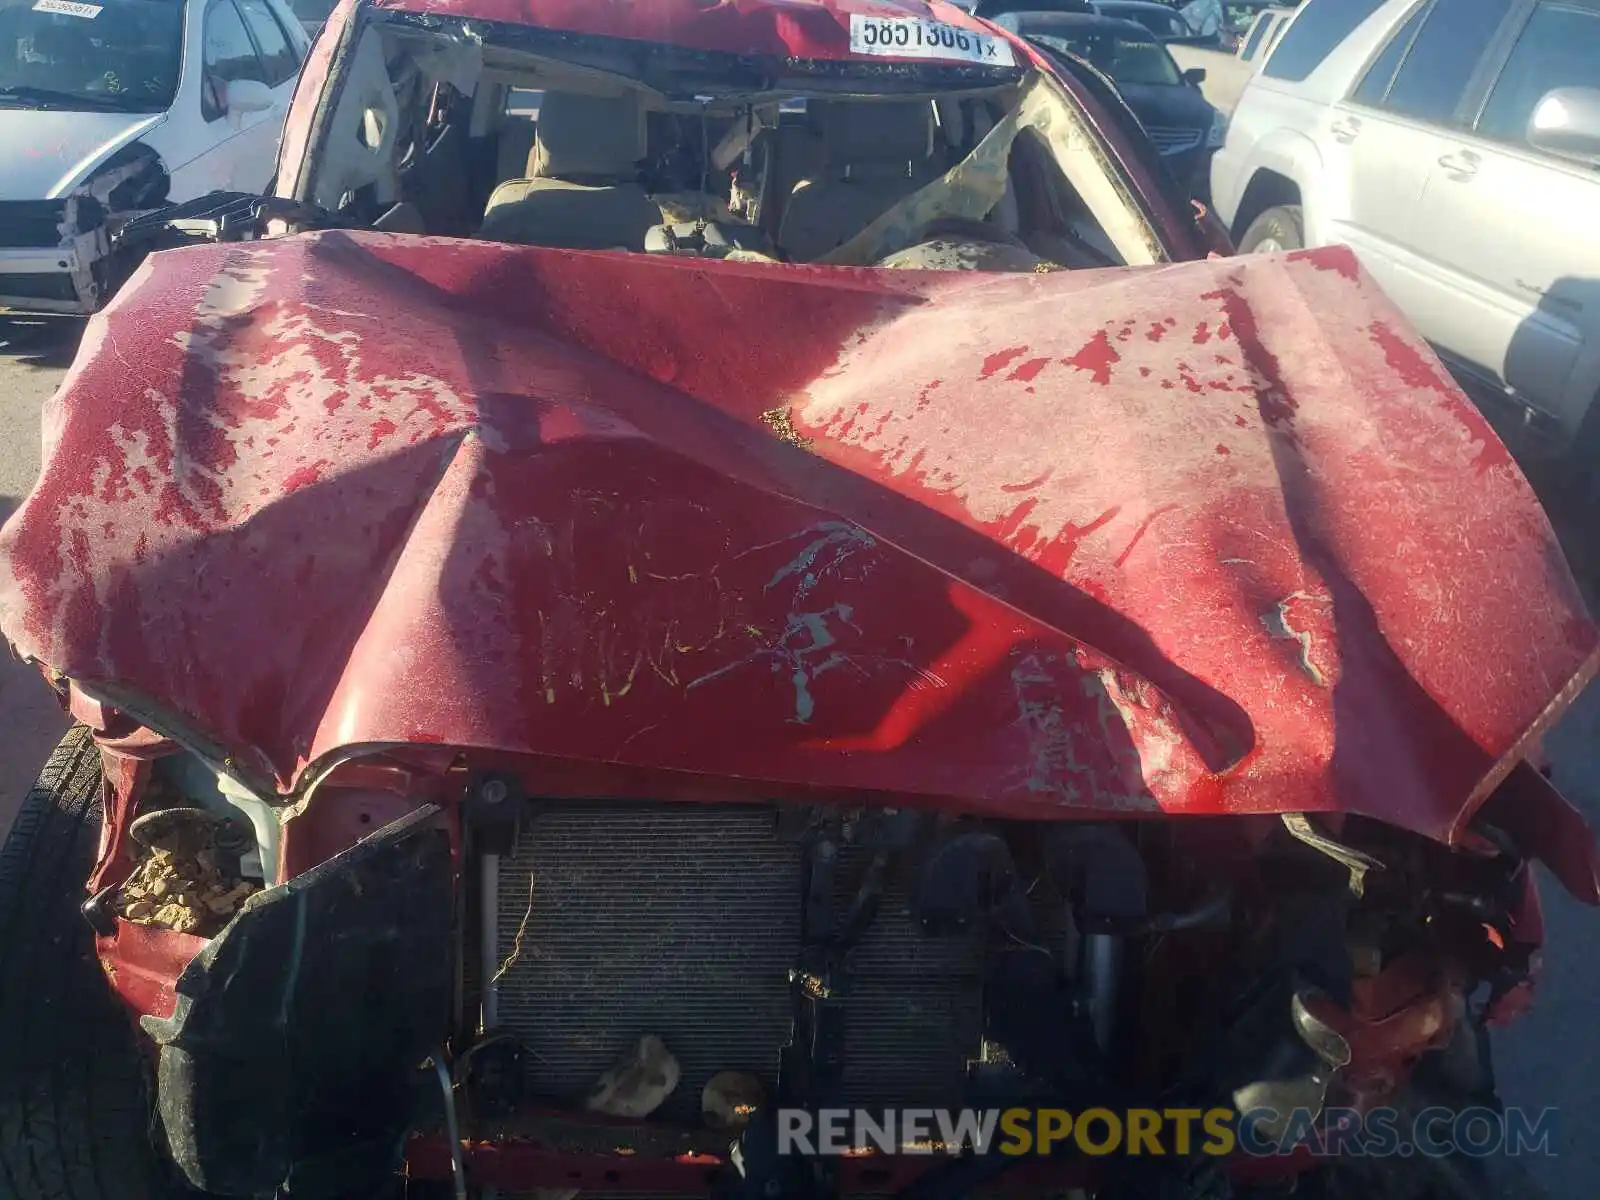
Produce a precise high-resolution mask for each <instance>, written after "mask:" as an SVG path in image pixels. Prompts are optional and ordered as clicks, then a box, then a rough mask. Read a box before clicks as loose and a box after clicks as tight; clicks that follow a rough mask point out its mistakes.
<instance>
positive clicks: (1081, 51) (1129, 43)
mask: <svg viewBox="0 0 1600 1200" xmlns="http://www.w3.org/2000/svg"><path fill="white" fill-rule="evenodd" d="M1028 40H1029V41H1031V42H1034V43H1037V44H1039V45H1042V46H1045V47H1047V48H1048V49H1050V50H1054V51H1056V52H1057V53H1066V54H1076V55H1077V56H1078V57H1079V58H1081V59H1083V60H1084V61H1085V62H1087V63H1089V64H1090V65H1092V66H1094V67H1097V68H1098V69H1100V70H1102V71H1104V72H1105V73H1106V74H1107V75H1109V76H1111V78H1112V79H1114V80H1116V82H1118V83H1151V84H1169V85H1173V86H1176V85H1177V84H1180V83H1182V82H1183V77H1182V76H1181V75H1180V74H1179V73H1178V66H1177V64H1176V63H1174V62H1173V61H1172V55H1170V54H1168V53H1167V51H1166V49H1165V48H1163V47H1162V46H1161V45H1160V43H1158V42H1141V41H1137V40H1135V39H1133V38H1128V37H1122V36H1120V35H1117V34H1106V33H1091V34H1079V35H1074V36H1069V37H1063V36H1062V35H1060V34H1053V33H1040V34H1029V35H1028Z"/></svg>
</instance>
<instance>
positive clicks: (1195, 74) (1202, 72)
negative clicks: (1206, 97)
mask: <svg viewBox="0 0 1600 1200" xmlns="http://www.w3.org/2000/svg"><path fill="white" fill-rule="evenodd" d="M1183 81H1184V82H1185V83H1187V84H1188V85H1189V86H1190V87H1199V86H1200V85H1201V84H1202V83H1204V82H1205V81H1206V69H1205V68H1204V67H1190V68H1189V69H1188V70H1187V71H1185V72H1184V73H1183Z"/></svg>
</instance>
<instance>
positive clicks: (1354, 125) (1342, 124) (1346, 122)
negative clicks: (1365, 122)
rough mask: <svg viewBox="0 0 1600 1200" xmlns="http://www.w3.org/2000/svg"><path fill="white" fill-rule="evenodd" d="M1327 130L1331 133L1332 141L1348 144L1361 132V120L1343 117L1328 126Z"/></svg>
mask: <svg viewBox="0 0 1600 1200" xmlns="http://www.w3.org/2000/svg"><path fill="white" fill-rule="evenodd" d="M1328 132H1329V133H1331V134H1333V140H1334V141H1336V142H1340V143H1343V144H1344V145H1346V146H1348V145H1349V144H1350V143H1351V142H1353V141H1355V140H1356V135H1357V134H1358V133H1360V132H1361V122H1360V121H1358V120H1356V119H1355V118H1354V117H1343V118H1341V119H1339V120H1337V121H1335V122H1334V123H1333V124H1332V125H1330V126H1328Z"/></svg>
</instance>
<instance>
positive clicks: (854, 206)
mask: <svg viewBox="0 0 1600 1200" xmlns="http://www.w3.org/2000/svg"><path fill="white" fill-rule="evenodd" d="M816 107H817V108H819V109H821V110H822V111H821V113H820V118H821V124H822V129H823V142H824V150H823V164H824V165H823V170H822V172H821V173H820V174H819V175H818V176H817V177H816V178H813V179H805V180H801V181H800V182H799V183H798V184H796V185H795V189H794V192H793V193H792V194H791V195H790V197H789V202H788V204H787V205H786V206H785V208H784V211H783V219H782V222H781V224H780V225H779V228H778V247H779V249H781V250H782V251H783V252H784V254H785V255H786V256H788V258H790V259H791V260H793V261H797V262H809V261H810V260H812V259H816V258H821V257H822V256H823V255H824V254H827V253H828V252H829V251H830V250H834V249H836V248H837V247H839V246H841V245H843V244H844V243H845V242H847V241H849V240H850V239H851V238H852V237H854V236H855V235H856V234H858V233H860V232H861V231H862V230H863V229H865V228H866V227H867V226H868V225H870V224H871V223H872V222H873V221H875V220H877V219H878V218H879V217H881V216H882V215H883V214H884V213H885V212H887V211H888V210H889V209H890V208H892V207H894V205H895V204H897V203H899V202H900V201H901V200H903V199H905V198H906V197H907V196H909V195H911V193H912V192H914V191H916V190H917V189H918V188H920V187H923V186H924V185H925V184H928V183H930V182H932V181H933V180H934V179H936V178H937V177H938V176H939V174H940V170H939V165H938V163H937V161H936V160H935V158H934V156H933V106H932V105H931V104H929V103H927V102H926V101H915V102H893V103H881V102H880V103H860V102H856V103H851V102H848V101H831V102H828V103H826V104H817V105H816Z"/></svg>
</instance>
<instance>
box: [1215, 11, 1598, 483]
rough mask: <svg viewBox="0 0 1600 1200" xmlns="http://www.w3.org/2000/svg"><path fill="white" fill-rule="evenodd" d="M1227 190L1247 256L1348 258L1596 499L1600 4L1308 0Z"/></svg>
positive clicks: (1281, 48)
mask: <svg viewBox="0 0 1600 1200" xmlns="http://www.w3.org/2000/svg"><path fill="white" fill-rule="evenodd" d="M1211 195H1212V199H1213V202H1214V205H1215V208H1216V211H1217V213H1218V215H1219V216H1221V218H1222V219H1223V220H1224V221H1225V222H1227V223H1228V225H1229V227H1230V228H1231V230H1232V232H1233V236H1234V239H1235V241H1236V243H1237V244H1238V246H1239V249H1240V251H1241V252H1248V251H1252V250H1271V249H1290V248H1294V247H1297V246H1320V245H1326V244H1328V243H1335V242H1342V243H1346V244H1348V245H1349V246H1351V247H1352V248H1353V249H1354V250H1355V251H1356V254H1357V256H1358V257H1359V258H1360V259H1361V262H1362V265H1363V266H1365V267H1366V268H1367V270H1368V271H1369V272H1370V273H1371V274H1372V275H1373V276H1374V277H1375V278H1376V279H1377V280H1378V282H1379V283H1380V284H1381V285H1382V287H1383V289H1384V291H1385V292H1387V293H1388V294H1389V296H1390V298H1391V299H1393V300H1394V301H1395V303H1396V304H1398V305H1399V306H1400V307H1401V308H1402V309H1403V310H1405V312H1406V314H1407V315H1408V316H1409V317H1410V318H1411V319H1412V321H1413V322H1415V324H1416V325H1417V327H1418V329H1419V330H1421V332H1422V333H1423V334H1424V335H1425V336H1426V337H1427V338H1428V339H1429V340H1430V341H1431V342H1433V344H1434V345H1435V346H1436V347H1437V348H1438V350H1439V352H1440V354H1441V356H1442V357H1443V358H1445V359H1446V360H1447V361H1448V362H1449V363H1450V364H1451V366H1452V367H1454V368H1456V369H1457V370H1458V372H1459V373H1460V374H1461V375H1462V376H1463V377H1464V378H1466V379H1468V380H1472V381H1475V382H1479V383H1481V384H1484V385H1487V387H1486V388H1484V387H1479V388H1474V389H1473V390H1474V391H1475V392H1479V393H1483V392H1485V391H1488V392H1490V393H1492V394H1495V395H1498V396H1502V397H1506V398H1508V399H1510V400H1512V401H1514V402H1516V403H1517V405H1518V406H1519V412H1520V415H1521V416H1522V417H1523V418H1524V419H1525V420H1526V421H1527V422H1528V423H1529V424H1530V425H1532V426H1534V427H1535V428H1537V429H1540V430H1541V431H1543V432H1545V433H1548V434H1549V435H1551V436H1552V437H1553V438H1554V439H1555V440H1556V441H1557V442H1558V443H1559V444H1562V445H1568V446H1571V448H1572V449H1573V451H1574V458H1573V464H1574V466H1577V467H1580V468H1581V470H1582V471H1583V473H1585V474H1586V475H1588V476H1589V477H1590V478H1591V479H1593V480H1596V481H1597V488H1596V498H1597V499H1600V404H1597V403H1596V398H1597V394H1600V0H1308V2H1307V3H1306V4H1305V5H1303V6H1302V7H1301V9H1300V11H1299V12H1297V13H1296V14H1295V15H1294V17H1293V18H1292V20H1291V22H1290V24H1289V26H1288V30H1287V32H1285V33H1284V34H1283V35H1282V37H1281V38H1280V39H1279V41H1278V43H1277V45H1276V46H1274V47H1273V49H1272V53H1271V56H1270V57H1269V58H1268V59H1267V62H1266V65H1265V67H1263V68H1262V70H1261V71H1260V72H1259V73H1258V74H1257V75H1256V76H1255V78H1254V79H1253V80H1252V81H1251V82H1250V84H1249V86H1248V87H1246V89H1245V91H1244V93H1243V95H1242V96H1241V98H1240V100H1239V104H1238V107H1237V108H1236V109H1235V110H1234V114H1233V119H1232V122H1231V124H1230V127H1229V133H1228V138H1227V143H1226V145H1225V146H1224V148H1223V149H1222V150H1221V151H1219V152H1218V153H1217V155H1216V156H1215V158H1214V159H1213V162H1212V170H1211Z"/></svg>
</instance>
